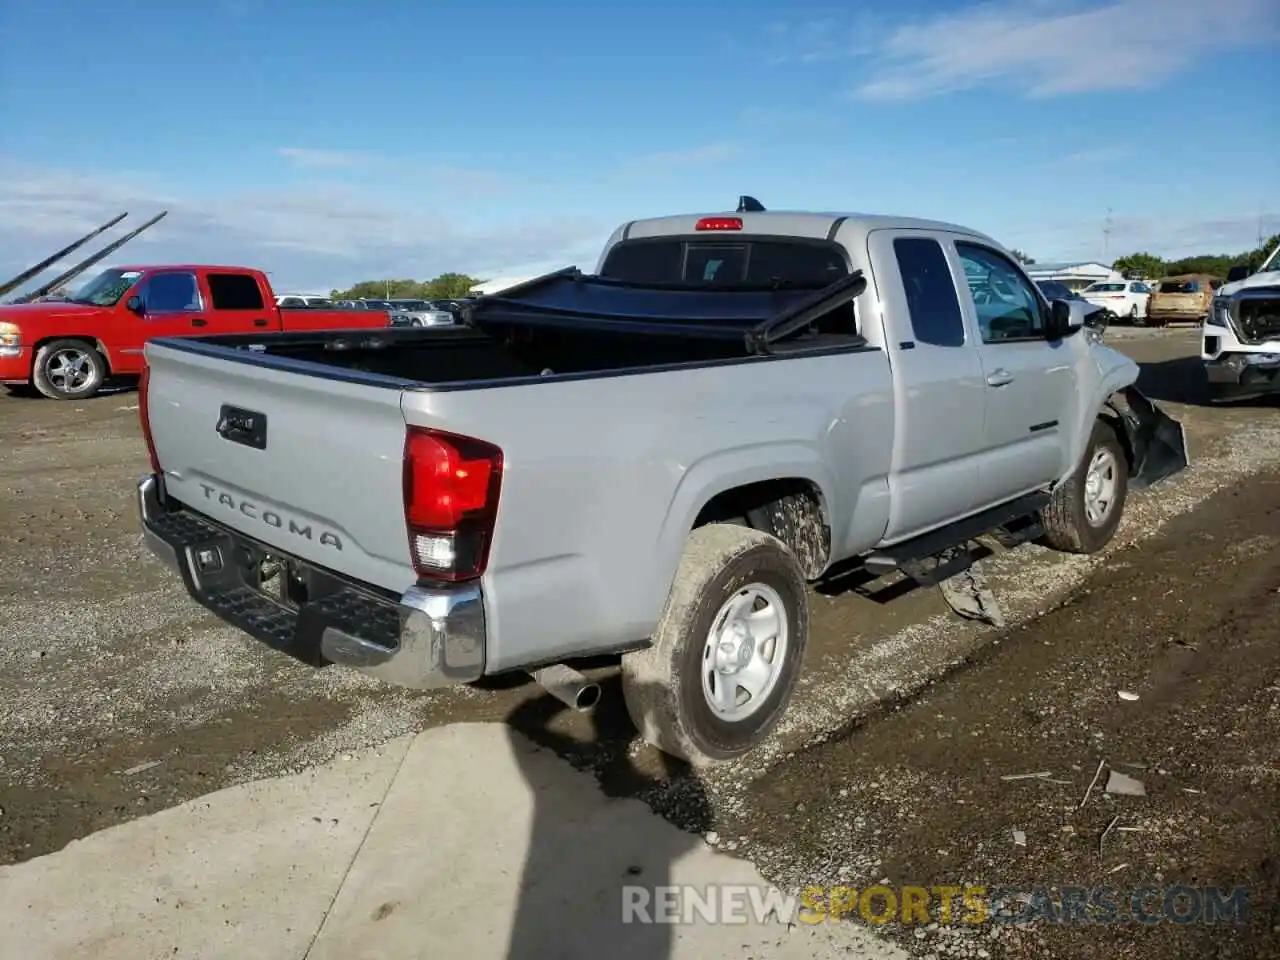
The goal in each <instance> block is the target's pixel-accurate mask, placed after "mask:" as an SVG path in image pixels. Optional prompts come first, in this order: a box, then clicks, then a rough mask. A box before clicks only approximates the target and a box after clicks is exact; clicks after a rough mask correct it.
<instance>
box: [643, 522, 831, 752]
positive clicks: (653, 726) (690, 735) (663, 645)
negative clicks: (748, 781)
mask: <svg viewBox="0 0 1280 960" xmlns="http://www.w3.org/2000/svg"><path fill="white" fill-rule="evenodd" d="M808 634H809V597H808V593H807V592H806V587H805V580H804V574H803V572H802V571H801V569H800V564H799V563H798V562H797V560H796V558H795V556H794V555H793V554H792V553H791V551H790V550H788V549H787V548H786V546H785V545H784V544H783V543H782V541H780V540H778V539H777V538H776V537H773V536H771V535H769V534H767V533H762V532H760V531H759V530H753V529H751V528H749V527H741V526H737V525H735V524H727V523H713V524H708V525H706V526H703V527H699V528H697V529H696V530H694V531H693V532H692V533H691V534H690V535H689V539H688V540H687V541H686V542H685V548H684V553H683V554H682V556H681V558H680V564H679V567H678V568H677V570H676V575H675V580H674V581H673V583H672V586H671V592H670V594H669V595H668V597H667V604H666V608H665V609H664V610H663V613H662V619H661V620H660V621H659V622H658V627H657V629H656V630H655V631H654V634H653V638H652V646H650V647H649V648H648V649H645V650H639V651H636V652H634V653H629V654H626V655H625V656H624V657H623V658H622V692H623V698H624V699H625V701H626V704H627V712H628V713H629V714H630V715H631V720H632V722H633V723H634V724H635V725H636V729H637V730H639V731H640V734H641V736H643V737H644V739H645V740H646V741H648V742H649V743H650V744H652V745H653V746H655V747H657V748H658V749H660V750H662V751H664V752H666V753H669V754H671V755H673V756H676V757H679V758H681V759H684V760H686V761H688V762H689V763H690V764H691V765H693V766H695V767H699V766H708V765H710V764H713V763H718V762H721V761H725V760H731V759H733V758H735V757H740V756H742V755H743V754H745V753H747V752H748V751H750V750H751V749H752V748H753V747H755V746H757V745H758V744H759V743H760V742H761V741H762V740H764V739H765V737H767V736H768V735H769V733H770V732H771V731H772V730H773V728H774V727H775V726H776V725H777V723H778V721H779V720H780V719H781V718H782V714H783V713H784V712H785V710H786V707H787V704H788V702H789V701H790V700H791V694H792V691H793V690H794V689H795V685H796V680H797V678H798V677H799V674H800V664H801V662H802V661H803V659H804V651H805V645H806V644H807V642H808ZM744 694H746V695H747V696H746V699H745V701H744V699H743V695H744ZM753 694H754V695H753Z"/></svg>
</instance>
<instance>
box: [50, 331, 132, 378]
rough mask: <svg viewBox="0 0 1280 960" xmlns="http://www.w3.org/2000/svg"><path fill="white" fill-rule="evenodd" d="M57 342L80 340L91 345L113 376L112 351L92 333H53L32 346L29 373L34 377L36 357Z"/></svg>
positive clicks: (107, 373)
mask: <svg viewBox="0 0 1280 960" xmlns="http://www.w3.org/2000/svg"><path fill="white" fill-rule="evenodd" d="M57 340H79V341H80V342H81V343H87V344H89V345H90V346H92V347H93V348H94V349H95V350H97V351H98V353H99V354H100V355H101V356H102V360H103V362H104V363H105V364H106V365H107V370H106V375H107V376H111V367H112V364H111V351H110V350H108V349H107V345H106V344H105V343H103V342H102V340H101V339H100V338H99V337H96V336H94V335H93V334H91V333H51V334H49V335H48V336H45V337H41V338H40V339H39V340H37V341H36V342H35V343H34V344H32V346H31V370H30V371H29V373H31V374H32V375H33V376H34V374H35V369H36V356H37V355H38V354H39V353H40V350H41V348H42V347H45V346H47V345H49V344H51V343H53V342H55V341H57Z"/></svg>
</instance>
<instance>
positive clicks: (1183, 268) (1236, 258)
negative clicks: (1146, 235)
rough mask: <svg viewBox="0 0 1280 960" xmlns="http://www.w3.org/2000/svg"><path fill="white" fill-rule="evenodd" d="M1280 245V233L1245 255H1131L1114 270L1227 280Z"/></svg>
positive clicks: (1256, 264)
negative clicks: (1238, 268) (1233, 270)
mask: <svg viewBox="0 0 1280 960" xmlns="http://www.w3.org/2000/svg"><path fill="white" fill-rule="evenodd" d="M1277 245H1280V233H1277V234H1274V235H1273V236H1271V237H1270V238H1269V239H1268V240H1267V241H1266V242H1265V243H1263V244H1262V246H1260V247H1255V248H1254V249H1252V250H1247V251H1245V252H1244V253H1235V254H1232V253H1201V254H1197V255H1196V256H1193V257H1182V258H1181V259H1178V260H1165V259H1164V258H1163V257H1157V256H1156V255H1155V254H1154V253H1147V252H1145V251H1143V252H1141V253H1130V254H1128V255H1126V256H1123V257H1117V258H1116V260H1115V262H1114V263H1112V264H1111V268H1112V269H1113V270H1119V271H1120V272H1121V273H1123V274H1124V275H1125V276H1135V277H1146V278H1147V279H1149V280H1158V279H1160V278H1161V277H1176V276H1180V275H1182V274H1186V273H1204V274H1208V275H1209V276H1211V277H1219V278H1223V279H1225V278H1226V276H1227V271H1228V270H1230V269H1231V268H1232V267H1234V266H1238V265H1240V264H1245V265H1247V266H1248V267H1249V269H1250V270H1251V271H1253V270H1257V269H1258V267H1260V266H1262V261H1264V260H1266V259H1267V257H1268V256H1270V255H1271V251H1272V250H1274V249H1275V248H1276V246H1277ZM1009 252H1010V253H1012V254H1013V255H1014V257H1016V258H1017V259H1018V260H1020V261H1021V262H1022V263H1024V264H1026V265H1027V266H1031V265H1032V264H1034V263H1035V260H1033V259H1032V258H1031V257H1029V256H1027V255H1026V254H1025V253H1023V252H1022V251H1021V250H1011V251H1009Z"/></svg>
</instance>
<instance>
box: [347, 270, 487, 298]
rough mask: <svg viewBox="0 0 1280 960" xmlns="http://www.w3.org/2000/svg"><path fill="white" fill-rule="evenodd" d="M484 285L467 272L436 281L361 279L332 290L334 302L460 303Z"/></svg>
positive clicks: (447, 274) (446, 274)
mask: <svg viewBox="0 0 1280 960" xmlns="http://www.w3.org/2000/svg"><path fill="white" fill-rule="evenodd" d="M477 283H480V281H479V280H477V279H476V278H475V277H469V276H467V275H466V274H465V273H442V274H440V276H438V277H436V278H435V279H434V280H361V281H360V282H359V283H357V284H355V285H353V286H351V287H349V288H347V289H346V290H332V291H330V293H329V296H331V297H332V298H333V299H334V300H366V299H367V300H456V299H458V298H459V297H465V296H466V295H467V294H468V293H470V292H471V288H472V287H474V286H475V285H476V284H477Z"/></svg>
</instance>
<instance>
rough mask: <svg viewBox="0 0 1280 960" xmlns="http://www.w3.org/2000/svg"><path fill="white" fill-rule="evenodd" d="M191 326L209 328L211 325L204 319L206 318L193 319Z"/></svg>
mask: <svg viewBox="0 0 1280 960" xmlns="http://www.w3.org/2000/svg"><path fill="white" fill-rule="evenodd" d="M191 325H192V326H193V327H207V326H208V325H209V321H208V320H206V319H204V317H192V318H191Z"/></svg>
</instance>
